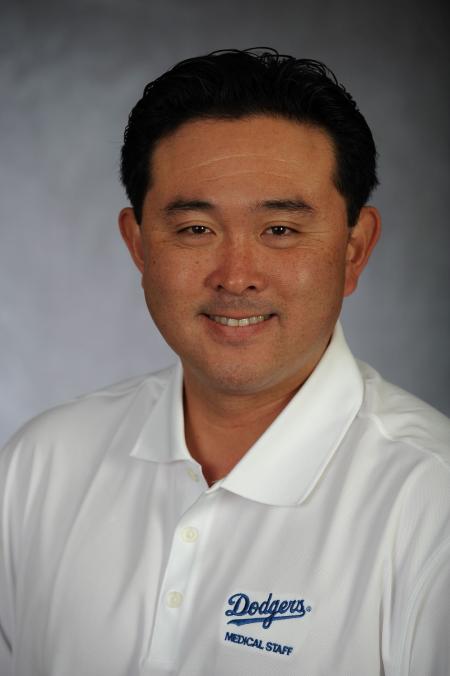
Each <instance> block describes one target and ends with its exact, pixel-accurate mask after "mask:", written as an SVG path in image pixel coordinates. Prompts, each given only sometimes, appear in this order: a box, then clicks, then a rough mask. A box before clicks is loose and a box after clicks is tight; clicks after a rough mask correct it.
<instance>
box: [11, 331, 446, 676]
mask: <svg viewBox="0 0 450 676" xmlns="http://www.w3.org/2000/svg"><path fill="white" fill-rule="evenodd" d="M449 437H450V433H449V425H448V422H447V420H446V418H444V417H443V416H442V415H441V414H439V413H438V412H437V411H435V410H433V409H431V408H430V407H428V406H427V405H426V404H423V403H422V402H421V401H419V400H417V399H415V398H414V397H412V396H411V395H409V394H406V393H405V392H403V391H402V390H400V389H398V388H396V387H394V386H392V385H389V384H387V383H386V382H384V381H383V380H382V379H381V378H380V376H379V375H378V374H377V373H376V372H375V371H373V370H372V369H371V368H369V367H368V366H366V365H364V364H357V363H356V362H355V360H354V359H353V357H352V355H351V354H350V352H349V350H348V347H347V346H346V343H345V340H344V337H343V335H342V331H341V329H340V327H339V325H338V327H337V329H336V331H335V334H334V337H333V340H332V342H331V344H330V346H329V348H328V350H327V351H326V353H325V355H324V356H323V358H322V360H321V361H320V363H319V365H318V366H317V368H316V369H315V371H314V372H313V374H312V375H311V376H310V378H309V379H308V381H307V382H306V383H305V384H304V385H303V387H302V388H301V389H300V391H299V392H298V394H297V395H296V396H295V397H294V398H293V399H292V400H291V402H290V403H289V405H288V406H287V407H286V408H285V409H284V411H283V412H282V413H281V414H280V416H279V417H278V418H277V419H276V420H275V422H274V423H273V424H272V425H271V426H270V428H269V429H267V431H266V432H265V434H264V435H263V436H262V437H261V438H260V439H259V440H258V441H257V442H256V443H255V445H254V446H253V447H252V448H251V449H250V450H249V451H248V453H247V454H246V455H245V456H244V458H243V459H242V460H241V461H240V462H239V464H238V465H236V467H235V468H234V469H233V470H232V471H231V472H230V473H229V475H228V476H227V477H226V478H225V479H223V480H222V481H220V482H219V483H216V484H215V485H214V486H213V487H211V488H208V486H207V484H206V482H205V480H204V478H203V476H202V472H201V468H200V467H199V465H198V464H197V463H196V462H195V461H193V460H192V458H191V457H190V455H189V453H188V450H187V448H186V445H185V441H184V432H183V410H182V370H181V367H180V366H179V365H178V366H176V367H174V368H171V369H168V370H165V371H162V372H160V373H157V374H155V375H151V376H148V377H145V378H140V379H134V380H131V381H128V382H126V383H122V384H119V385H116V386H114V387H110V388H108V389H105V390H102V391H100V392H96V393H94V394H91V395H88V396H84V397H81V398H80V399H77V400H76V401H73V402H71V403H70V404H67V405H64V406H61V407H58V408H56V409H54V410H51V411H49V412H47V413H44V414H43V415H41V416H39V417H38V418H36V419H35V420H33V421H31V422H30V423H28V424H27V425H26V426H25V427H24V428H23V429H22V430H21V431H20V432H19V433H18V434H17V435H16V436H15V438H14V439H13V440H12V441H11V442H10V444H9V445H8V447H7V448H6V449H5V451H4V452H3V454H2V458H1V477H2V483H1V501H2V502H1V509H2V514H1V529H2V531H1V562H0V674H1V676H11V675H14V676H135V675H142V676H168V675H169V674H173V675H174V674H179V675H180V676H252V675H255V676H256V675H257V676H274V675H276V676H294V675H297V674H298V675H299V676H300V675H301V676H331V675H333V676H380V675H381V674H384V675H385V676H394V675H395V676H406V675H407V674H409V675H414V676H448V674H449V673H450V658H449V655H450V652H449V645H450V641H449V626H450V625H449V618H450V609H449V579H450V573H449V569H450V567H449V557H450V472H449V454H448V451H447V446H448V440H449Z"/></svg>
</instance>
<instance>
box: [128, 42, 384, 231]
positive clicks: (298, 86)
mask: <svg viewBox="0 0 450 676" xmlns="http://www.w3.org/2000/svg"><path fill="white" fill-rule="evenodd" d="M261 114H263V115H272V116H276V117H283V118H286V119H288V120H292V121H298V122H301V123H304V124H311V125H314V126H316V127H319V128H321V129H323V130H324V131H325V132H327V133H328V135H329V136H330V138H331V139H332V141H333V143H334V148H335V154H336V172H335V173H336V175H335V176H334V182H335V185H336V188H337V190H338V191H339V192H340V193H341V195H342V196H343V197H344V198H345V200H346V205H347V218H348V224H349V225H350V226H352V225H354V224H355V223H356V221H357V219H358V215H359V212H360V210H361V207H362V206H364V204H365V203H366V202H367V200H368V198H369V195H370V194H371V192H372V190H373V189H374V188H375V186H376V185H377V184H378V180H377V174H376V157H377V153H376V148H375V143H374V140H373V137H372V134H371V131H370V129H369V126H368V125H367V122H366V121H365V119H364V117H363V116H362V114H361V113H360V112H359V110H358V108H357V106H356V103H355V102H354V100H353V98H352V97H351V95H350V94H349V93H348V92H347V91H346V90H345V88H344V87H343V86H342V85H341V84H339V82H338V81H337V79H336V76H335V75H334V73H333V72H332V71H331V70H330V69H329V68H327V66H325V65H324V64H323V63H321V62H320V61H315V60H312V59H296V58H294V57H293V56H288V55H283V54H279V53H278V52H277V51H276V50H274V49H270V48H265V47H264V48H254V49H246V50H238V49H230V50H220V51H215V52H212V53H211V54H207V55H205V56H199V57H195V58H191V59H186V60H185V61H181V62H180V63H178V64H176V65H175V66H174V67H173V68H171V69H170V70H169V71H167V72H166V73H163V75H161V76H160V77H158V78H157V79H156V80H154V81H153V82H150V83H149V84H148V85H147V86H146V87H145V89H144V93H143V96H142V98H141V99H140V100H139V101H138V102H137V104H136V105H135V106H134V108H133V110H132V111H131V113H130V116H129V118H128V124H127V127H126V129H125V134H124V143H123V146H122V153H121V180H122V183H123V185H124V187H125V190H126V192H127V195H128V198H129V200H130V202H131V205H132V207H133V209H134V213H135V216H136V220H137V221H138V222H139V223H140V222H141V219H142V205H143V202H144V199H145V195H146V193H147V191H148V190H149V188H150V187H151V156H152V152H153V150H154V148H155V145H156V143H157V142H158V141H159V140H160V139H162V138H164V137H166V136H168V135H170V134H171V133H172V132H174V131H175V130H176V129H177V128H178V127H180V126H181V125H182V124H184V123H185V122H188V121H190V120H195V119H205V118H206V119H208V118H209V119H211V118H213V119H230V120H233V119H240V118H245V117H249V116H253V115H261Z"/></svg>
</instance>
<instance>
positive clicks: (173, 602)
mask: <svg viewBox="0 0 450 676" xmlns="http://www.w3.org/2000/svg"><path fill="white" fill-rule="evenodd" d="M182 603H183V594H181V593H180V592H177V591H170V592H169V593H168V594H167V605H168V606H169V608H179V607H180V606H181V604H182Z"/></svg>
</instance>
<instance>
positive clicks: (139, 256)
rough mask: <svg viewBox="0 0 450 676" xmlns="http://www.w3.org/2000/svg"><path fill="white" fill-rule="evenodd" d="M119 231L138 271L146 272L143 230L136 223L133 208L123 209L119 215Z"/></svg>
mask: <svg viewBox="0 0 450 676" xmlns="http://www.w3.org/2000/svg"><path fill="white" fill-rule="evenodd" d="M119 229H120V233H121V235H122V238H123V241H124V242H125V244H126V245H127V247H128V251H129V252H130V254H131V258H132V259H133V261H134V263H135V265H136V267H137V268H138V270H139V271H140V272H141V273H143V272H144V247H143V245H142V230H141V226H140V225H139V223H138V222H137V221H136V217H135V215H134V211H133V209H132V208H131V207H126V208H125V209H122V211H121V212H120V214H119Z"/></svg>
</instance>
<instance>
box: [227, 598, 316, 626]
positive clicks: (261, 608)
mask: <svg viewBox="0 0 450 676" xmlns="http://www.w3.org/2000/svg"><path fill="white" fill-rule="evenodd" d="M228 605H229V606H230V608H228V610H226V611H225V615H226V616H227V617H233V618H236V619H232V620H228V622H227V624H235V625H237V626H238V627H239V626H241V625H243V624H253V623H261V626H262V627H263V628H264V629H269V627H271V625H272V622H276V621H278V620H294V619H299V618H302V617H304V616H305V615H306V613H310V612H311V610H312V609H311V606H305V600H304V599H274V598H273V596H272V593H270V594H269V596H268V597H267V598H266V599H265V600H264V601H262V602H261V603H258V601H252V600H251V599H250V597H249V596H248V595H247V594H244V593H242V592H241V593H239V594H233V595H232V596H230V598H229V599H228Z"/></svg>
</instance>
